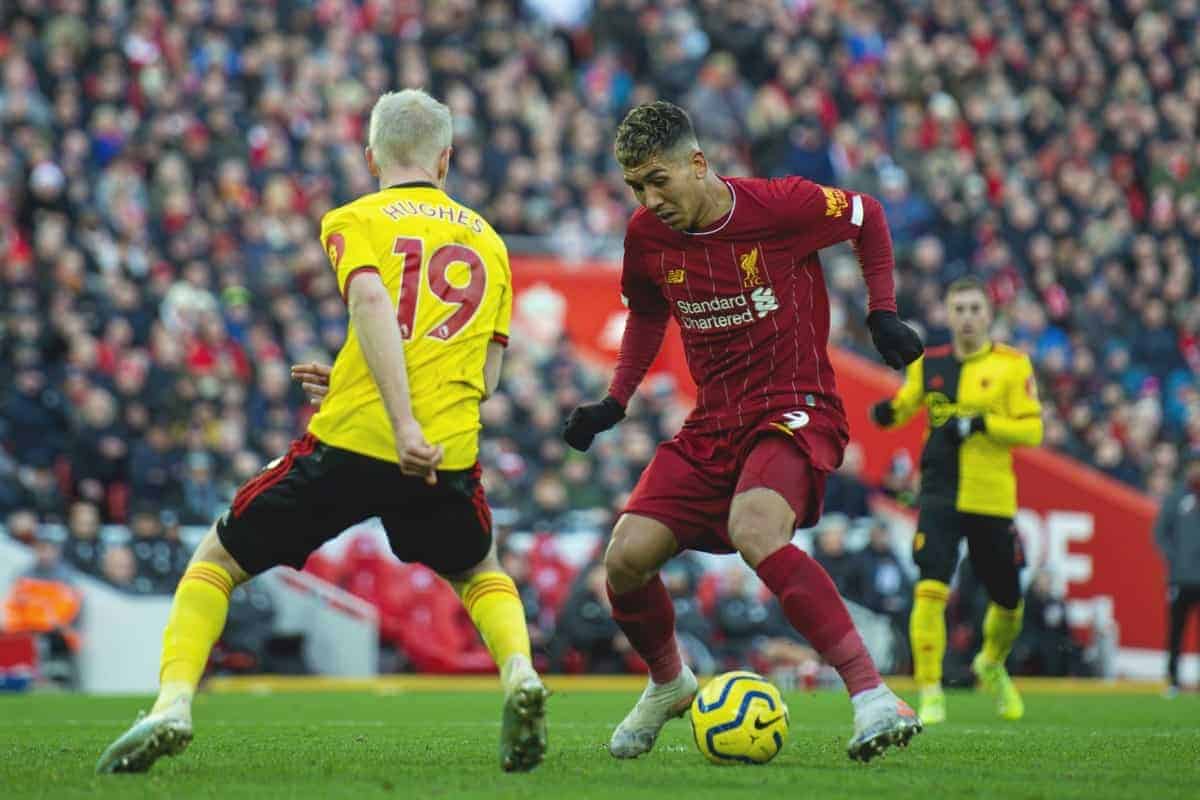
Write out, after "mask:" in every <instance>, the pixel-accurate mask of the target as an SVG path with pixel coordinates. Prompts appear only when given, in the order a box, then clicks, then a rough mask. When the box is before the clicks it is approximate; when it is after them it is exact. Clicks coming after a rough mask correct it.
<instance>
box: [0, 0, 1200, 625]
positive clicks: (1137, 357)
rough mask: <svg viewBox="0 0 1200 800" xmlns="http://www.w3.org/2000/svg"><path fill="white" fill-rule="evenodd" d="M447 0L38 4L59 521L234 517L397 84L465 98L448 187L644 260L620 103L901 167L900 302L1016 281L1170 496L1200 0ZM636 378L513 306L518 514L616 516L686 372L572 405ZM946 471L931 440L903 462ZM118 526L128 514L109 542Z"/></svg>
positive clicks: (12, 523) (502, 478)
mask: <svg viewBox="0 0 1200 800" xmlns="http://www.w3.org/2000/svg"><path fill="white" fill-rule="evenodd" d="M421 7H422V4H420V3H417V2H412V1H411V0H367V2H362V3H356V2H348V1H343V0H311V1H310V2H305V1H304V0H276V2H269V3H260V4H241V3H237V2H233V0H211V2H203V0H182V2H177V3H161V2H154V1H153V0H143V1H142V2H126V0H94V1H91V2H89V0H13V2H11V3H6V4H4V6H3V10H2V11H0V16H2V19H0V23H2V24H0V326H2V327H0V331H2V335H0V385H2V386H3V387H4V388H3V390H0V442H2V443H3V446H2V447H0V512H3V514H5V515H6V518H7V521H8V527H9V529H10V531H21V530H34V529H36V528H37V525H38V524H39V523H45V522H60V523H62V524H63V525H64V526H66V528H67V530H68V531H69V539H68V540H67V541H65V542H63V552H64V554H65V557H66V558H67V560H68V561H70V562H71V563H73V564H75V565H76V566H78V567H79V568H80V569H83V570H85V571H89V572H93V573H96V574H102V575H104V576H105V577H107V578H108V579H109V580H110V581H112V582H113V583H116V584H118V585H129V586H131V587H133V588H135V589H138V590H148V591H156V590H161V589H162V588H163V587H164V586H167V587H169V585H170V584H171V583H172V581H173V580H174V578H175V576H177V574H178V570H179V568H180V564H181V559H185V558H186V552H181V548H180V546H179V545H178V533H177V530H178V526H179V525H181V524H182V525H190V524H197V525H206V524H208V522H210V521H211V519H212V518H213V517H214V516H215V514H216V513H218V512H219V511H220V510H221V508H222V507H223V506H224V504H225V503H227V502H228V500H229V498H230V497H231V495H232V492H233V490H234V489H235V488H236V487H237V486H238V485H239V484H240V483H241V482H242V481H243V480H245V479H246V478H248V477H249V476H251V475H252V474H254V473H255V472H256V471H257V470H258V469H259V468H260V467H261V465H262V464H263V463H265V462H266V461H267V460H269V459H270V458H272V457H274V456H275V455H277V454H279V453H282V452H283V451H284V450H285V449H286V447H287V443H288V442H289V440H290V439H291V438H293V437H294V436H295V435H296V434H297V433H298V432H299V431H300V430H301V429H302V427H303V425H304V424H305V423H306V421H307V418H308V416H309V415H310V414H311V408H310V407H309V406H308V405H307V404H306V403H305V400H304V398H303V396H302V394H301V393H300V392H299V390H298V389H297V388H296V387H295V386H293V385H291V384H290V382H289V379H288V371H287V365H288V364H289V363H291V362H302V361H308V360H317V361H324V362H328V361H329V360H330V359H331V356H332V354H333V353H334V352H336V349H337V347H338V345H339V344H340V342H341V339H342V336H343V333H344V326H345V309H344V306H343V303H342V301H341V299H340V298H339V296H338V293H337V287H336V284H335V281H334V278H333V275H332V273H331V272H330V270H329V269H328V266H327V262H326V258H325V254H324V252H323V249H322V247H321V245H320V243H319V242H318V241H317V232H318V227H319V220H320V217H321V215H322V214H323V213H324V212H325V211H326V210H328V209H329V208H331V207H333V206H335V205H337V204H340V203H342V202H345V201H347V200H349V199H350V198H352V197H354V196H356V195H359V194H361V193H364V192H368V191H371V190H372V189H373V188H374V187H373V186H372V179H371V177H370V175H369V174H368V173H367V170H366V165H365V163H364V161H363V159H362V145H363V142H364V139H365V131H364V128H363V126H364V123H365V119H366V113H367V111H368V110H369V108H370V105H371V103H372V102H373V100H374V99H375V97H376V96H377V95H378V94H379V93H381V92H382V91H385V90H387V89H390V88H393V87H397V86H425V87H427V88H429V89H430V90H431V91H433V92H434V93H435V94H437V95H438V96H440V97H442V98H444V99H445V100H446V102H447V103H448V104H449V105H450V107H451V109H452V110H453V113H454V119H455V136H456V141H455V157H454V162H453V167H452V172H451V181H450V186H449V190H450V192H451V193H452V194H453V195H454V196H456V197H457V198H459V199H460V200H461V201H463V202H464V203H466V204H468V205H471V206H473V207H475V208H477V209H478V210H480V211H481V212H482V213H484V214H485V215H486V216H487V217H488V218H489V219H490V220H491V221H492V222H493V223H494V224H495V226H496V227H497V229H498V230H499V231H500V232H501V233H502V234H504V235H505V236H506V237H507V238H508V239H509V242H510V246H511V247H512V248H513V249H514V250H515V249H521V248H540V249H544V250H550V251H552V252H555V253H558V254H560V255H561V256H562V257H563V258H566V259H570V258H576V257H579V256H584V255H586V256H602V257H613V258H618V257H619V253H620V241H621V236H622V233H623V228H624V224H625V220H626V218H627V215H628V213H629V211H630V209H631V207H632V202H633V201H632V197H631V196H630V193H629V192H628V189H627V188H626V187H625V186H624V185H623V183H622V180H621V177H620V173H619V171H618V170H617V167H616V164H615V162H614V160H613V159H612V157H611V153H610V146H609V145H610V140H611V134H612V132H613V130H614V128H615V124H616V122H617V121H618V120H619V119H620V117H621V115H622V114H623V113H624V111H625V110H626V109H627V108H628V107H629V106H630V105H631V104H634V103H638V102H643V101H647V100H650V99H653V98H658V97H662V98H665V99H669V100H673V101H676V102H680V103H682V104H683V105H684V106H685V107H686V108H688V109H689V111H690V112H691V114H692V117H693V120H694V121H695V123H696V125H697V127H698V130H699V132H700V134H701V137H702V141H703V144H704V146H705V149H706V151H707V152H708V153H709V155H710V158H711V159H712V160H713V161H714V163H715V164H717V165H718V167H719V169H720V170H722V171H723V172H725V173H727V174H761V175H780V174H787V173H796V174H801V175H805V176H807V177H810V178H812V179H813V180H816V181H818V182H822V183H827V184H842V185H847V186H851V187H854V188H855V189H859V190H864V191H868V192H870V193H872V194H874V195H876V196H877V197H878V198H879V199H880V200H881V202H882V203H883V205H884V207H885V209H886V211H887V214H888V219H889V223H890V226H891V230H892V233H893V237H894V241H895V246H896V255H897V278H898V283H899V289H900V291H899V300H900V306H901V312H902V314H903V315H904V316H905V317H907V318H909V319H911V320H913V321H915V322H916V323H918V324H919V325H920V326H921V327H922V329H923V330H924V331H925V333H926V337H927V340H928V341H929V342H931V343H936V342H938V341H942V340H944V339H945V336H946V332H945V330H944V324H943V323H944V320H943V319H942V311H941V304H940V303H939V297H940V292H941V288H942V287H943V286H944V285H945V284H946V282H948V281H949V280H952V279H954V278H956V277H958V276H961V275H963V274H965V273H968V272H970V273H974V274H977V275H979V276H981V277H983V278H984V279H985V280H986V281H987V285H988V287H989V290H990V292H991V295H992V297H993V299H994V301H995V303H996V307H997V325H996V334H997V338H999V339H1001V340H1007V341H1010V342H1012V343H1014V344H1016V345H1017V346H1020V347H1022V348H1024V349H1027V350H1028V351H1029V352H1030V353H1031V354H1032V355H1033V357H1034V359H1035V362H1036V364H1037V367H1038V372H1039V381H1040V383H1041V385H1042V391H1043V394H1044V396H1045V397H1046V398H1047V399H1048V401H1049V402H1047V403H1046V407H1047V419H1046V426H1047V427H1046V430H1047V436H1046V438H1047V446H1049V447H1053V448H1055V449H1058V450H1060V451H1062V452H1064V453H1067V454H1069V455H1072V456H1075V457H1077V458H1079V459H1081V460H1082V461H1084V462H1087V463H1090V464H1092V465H1094V466H1096V467H1097V468H1098V469H1100V470H1102V471H1104V472H1106V473H1108V474H1110V475H1112V476H1114V477H1116V478H1118V479H1120V480H1122V481H1125V482H1127V483H1129V484H1132V485H1134V486H1136V487H1138V488H1141V489H1143V490H1145V491H1147V492H1149V493H1150V494H1152V495H1154V496H1156V497H1161V496H1163V495H1164V494H1165V493H1166V492H1167V491H1168V489H1169V488H1170V485H1171V482H1172V480H1173V477H1174V475H1175V474H1176V472H1177V467H1178V463H1179V459H1180V453H1181V451H1182V450H1183V449H1184V448H1187V447H1198V446H1200V303H1197V302H1196V301H1197V282H1198V277H1200V276H1198V275H1197V269H1200V267H1198V266H1197V265H1200V140H1198V138H1197V134H1198V133H1200V121H1198V118H1197V115H1198V114H1200V24H1198V20H1200V2H1197V1H1196V0H1176V2H1173V3H1155V2H1150V1H1149V0H1093V2H1088V3H1075V2H1067V0H1036V1H1035V0H1008V1H1007V2H1003V1H997V2H990V3H986V4H963V3H953V2H931V3H920V4H914V3H899V2H879V3H848V4H825V3H819V2H810V1H808V0H745V1H744V2H739V3H724V2H719V0H699V1H698V2H691V3H689V2H684V0H664V1H663V2H656V3H649V2H645V0H594V2H592V1H591V0H572V2H548V0H530V1H529V2H525V3H519V2H515V0H514V1H513V2H504V1H503V0H494V1H493V2H475V0H445V2H439V3H433V4H428V8H427V9H425V10H424V12H422V8H421ZM826 269H827V273H828V277H829V282H830V289H831V300H832V303H833V309H832V311H833V320H834V326H833V327H834V330H833V340H834V343H836V344H839V345H842V346H845V347H849V348H852V349H863V350H864V351H865V352H869V351H868V350H867V349H866V347H865V346H864V345H865V343H866V342H867V337H866V334H865V330H864V329H863V327H862V316H863V315H862V305H863V303H862V289H861V282H860V278H859V276H858V271H857V266H856V264H855V262H854V260H853V257H852V256H851V255H849V254H847V253H842V252H836V251H835V252H834V253H832V254H831V255H830V257H829V258H827V259H826ZM615 280H616V275H615V273H614V282H615ZM603 380H604V376H602V375H599V374H597V373H595V372H592V371H591V370H590V369H589V368H588V367H586V366H584V365H582V364H581V363H580V361H579V360H578V359H576V358H575V357H574V356H573V353H572V351H571V348H570V344H569V343H562V344H561V345H560V346H558V347H551V348H541V349H538V348H532V347H526V346H524V345H522V344H521V343H520V342H519V340H518V338H517V337H514V346H513V348H512V349H511V352H510V354H509V357H508V359H507V362H506V372H505V379H504V384H503V391H502V392H501V393H500V394H499V395H498V396H496V397H495V398H493V399H492V400H490V401H489V402H488V403H487V404H485V405H484V424H485V432H484V447H483V453H482V460H483V463H484V467H485V474H486V478H485V481H486V485H487V486H488V491H489V496H490V498H491V500H492V503H493V504H494V505H495V506H496V508H497V514H496V519H497V521H498V523H499V527H500V529H501V532H502V533H503V532H504V531H506V530H512V531H555V532H569V531H573V530H589V531H603V530H605V529H606V527H607V526H608V525H609V523H610V522H611V517H612V513H613V510H614V509H616V508H619V506H620V502H621V499H622V497H623V496H624V495H625V494H626V493H627V491H628V490H629V488H630V486H631V485H632V481H633V480H634V479H635V478H636V476H637V475H638V474H639V472H640V469H641V467H643V466H644V465H645V464H646V463H647V462H648V460H649V458H650V456H651V454H652V451H653V447H654V443H655V442H656V441H658V440H659V439H661V438H662V437H664V436H665V435H667V434H669V433H670V432H672V431H673V430H674V429H675V427H676V426H677V424H678V422H679V420H680V418H681V416H680V414H681V410H680V408H679V404H678V401H677V399H676V398H675V397H674V396H673V394H672V390H671V388H670V387H669V386H664V387H647V390H645V391H644V395H645V396H644V397H643V399H642V402H640V403H639V405H638V408H637V413H635V414H634V415H633V417H632V419H631V420H630V421H629V422H627V423H625V424H623V425H622V426H621V427H620V428H619V429H618V430H617V431H616V432H614V434H613V435H611V436H610V437H608V438H607V439H606V440H605V441H603V442H602V444H601V446H600V447H599V448H598V452H594V453H593V454H589V457H588V458H579V457H573V456H569V455H568V453H567V452H566V450H565V448H564V446H563V445H562V444H561V442H560V441H559V439H558V436H557V432H558V428H559V425H560V422H561V419H562V416H563V412H564V409H569V408H570V407H571V406H572V405H573V404H574V403H575V401H576V400H577V399H578V398H580V397H584V396H591V395H593V394H594V393H595V391H596V389H597V388H602V385H603ZM854 461H855V459H854V458H853V457H852V458H851V459H850V463H849V464H848V465H847V468H846V469H845V471H844V474H843V477H842V478H840V479H839V482H840V485H839V486H837V488H836V491H831V497H830V502H829V510H831V511H840V512H843V513H845V514H847V515H849V516H850V517H851V518H857V517H864V516H867V515H868V513H869V510H868V509H867V507H866V503H865V499H866V497H867V496H868V495H869V494H870V493H871V492H872V491H876V490H878V489H879V488H880V487H865V486H862V485H861V482H860V481H858V480H857V478H856V477H855V473H856V467H855V464H854ZM914 477H915V476H913V475H912V471H911V466H909V465H905V464H902V463H898V464H897V465H896V467H895V469H894V470H893V474H892V476H890V477H889V479H888V482H887V485H886V486H885V487H883V488H884V489H885V490H887V491H889V492H891V493H893V494H897V495H900V496H902V497H903V496H906V495H907V493H908V492H909V491H910V489H911V481H912V480H913V478H914ZM103 523H122V524H127V525H129V526H130V527H131V529H132V535H131V538H130V540H129V542H128V543H124V544H121V543H116V544H109V545H106V546H101V545H100V544H98V543H97V542H98V540H97V531H98V530H99V527H100V526H101V524H103ZM31 526H32V527H31ZM870 538H871V541H872V544H871V545H869V546H868V547H867V549H866V550H864V552H863V553H862V554H860V555H861V556H862V558H863V559H867V558H869V557H870V551H873V550H874V549H875V547H876V545H875V543H874V542H875V538H876V537H874V536H872V537H870ZM882 546H883V545H880V547H882ZM856 558H858V556H856ZM831 563H832V562H831ZM855 569H857V567H856V568H855ZM831 571H836V570H835V569H834V568H831ZM585 574H586V573H585ZM847 580H851V579H850V578H847ZM853 581H861V578H860V577H853ZM581 585H583V586H585V588H586V581H585V582H584V583H583V584H581ZM839 585H841V584H840V583H839ZM576 588H577V590H578V591H580V592H582V591H584V589H580V588H579V587H576ZM843 590H844V591H848V590H847V589H843ZM730 591H731V592H732V591H734V590H732V589H731V590H730ZM864 591H866V590H864ZM871 591H874V589H871ZM905 591H906V589H905V588H903V587H897V588H896V589H895V590H894V595H895V596H894V597H892V598H890V599H888V598H884V599H882V600H881V601H880V607H881V611H882V613H885V614H890V615H897V614H902V613H903V608H902V607H901V606H899V605H896V603H897V602H899V600H900V599H901V598H904V600H903V602H905V603H906V602H907V599H906V597H905ZM593 599H595V598H593ZM597 602H599V601H598V600H597ZM579 605H580V607H582V606H584V605H586V602H584V601H583V600H580V602H579ZM681 619H683V615H682V614H681Z"/></svg>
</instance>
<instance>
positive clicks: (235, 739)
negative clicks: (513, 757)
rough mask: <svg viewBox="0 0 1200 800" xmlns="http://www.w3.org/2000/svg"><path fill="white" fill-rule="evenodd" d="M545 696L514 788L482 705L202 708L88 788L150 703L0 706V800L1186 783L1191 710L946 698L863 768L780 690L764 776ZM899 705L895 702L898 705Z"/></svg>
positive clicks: (1183, 787)
mask: <svg viewBox="0 0 1200 800" xmlns="http://www.w3.org/2000/svg"><path fill="white" fill-rule="evenodd" d="M585 685H586V684H585V683H578V684H576V683H566V682H563V683H560V685H559V687H558V689H557V691H556V694H555V695H554V696H553V697H551V698H550V704H549V721H550V751H549V753H548V754H547V756H546V761H545V763H544V764H543V765H542V766H541V767H540V768H538V770H536V771H535V772H533V773H531V774H528V775H519V774H504V773H502V772H501V771H500V770H499V768H498V766H497V763H496V745H497V738H498V736H499V721H500V704H501V698H500V694H499V693H498V692H494V691H493V692H485V691H475V692H461V691H458V692H445V691H424V692H420V693H405V694H397V695H396V696H388V695H386V694H385V695H380V694H379V693H377V692H360V693H316V694H313V693H300V692H295V693H289V694H287V695H266V696H254V695H250V694H203V695H201V696H200V697H199V698H198V700H197V704H196V709H195V721H196V739H195V741H194V742H193V744H192V746H191V748H190V749H189V750H188V751H187V752H186V753H184V754H183V755H181V756H179V757H177V758H172V759H165V760H163V761H162V762H160V763H159V764H157V765H155V767H154V769H153V770H152V771H151V772H150V773H149V774H147V775H120V776H111V777H105V778H100V777H96V776H95V775H93V774H92V770H93V768H94V765H95V761H96V757H97V756H98V755H99V753H100V751H101V750H102V749H103V748H104V747H105V745H107V744H108V743H109V741H110V740H111V739H112V738H113V737H115V736H116V735H117V734H119V733H120V732H121V731H122V730H124V728H125V727H126V726H127V725H128V724H129V723H130V722H132V720H133V718H134V716H135V714H136V712H137V710H138V709H139V708H146V707H148V706H149V704H150V698H148V697H119V698H113V697H107V698H89V697H83V696H78V695H18V696H0V798H3V800H17V799H18V798H21V799H22V800H23V799H24V798H55V800H57V799H58V798H99V799H100V800H107V799H108V798H169V799H170V800H176V799H177V798H179V799H182V798H193V797H195V798H212V799H213V800H241V799H242V798H246V799H247V800H249V799H251V798H252V799H253V800H260V798H289V800H291V799H292V798H295V799H296V800H308V798H350V799H352V800H367V799H368V798H447V799H448V800H457V799H458V798H467V799H468V800H473V799H474V798H480V799H484V798H486V800H500V799H502V798H553V799H554V800H559V798H567V799H569V800H575V798H584V799H587V798H619V800H643V799H644V800H663V798H680V800H684V799H686V800H708V799H709V798H793V797H797V798H799V797H809V798H824V799H826V800H841V798H860V797H861V798H869V799H870V800H879V798H885V797H886V798H919V799H920V800H957V798H997V800H1000V799H1003V800H1024V799H1025V798H1030V799H1032V798H1047V799H1048V800H1049V799H1051V798H1053V799H1054V800H1058V798H1080V799H1081V800H1083V799H1085V798H1086V800H1106V799H1108V798H1112V800H1131V798H1151V799H1152V800H1173V798H1191V797H1195V796H1196V791H1195V790H1196V786H1197V785H1198V781H1200V767H1198V761H1197V759H1198V758H1200V725H1198V724H1197V720H1198V719H1200V696H1197V695H1185V696H1182V697H1179V698H1176V699H1174V700H1164V699H1161V698H1158V697H1150V696H1123V695H1088V696H1080V695H1066V694H1042V695H1037V696H1031V697H1028V698H1027V700H1028V703H1027V705H1028V711H1027V716H1026V718H1025V719H1024V720H1022V721H1021V722H1019V723H1003V722H1001V721H1000V720H998V719H996V718H995V716H994V715H993V713H992V707H991V702H990V700H989V699H988V698H986V697H982V696H979V695H975V694H973V693H967V692H950V693H949V695H948V699H949V711H950V721H949V722H947V723H946V724H944V725H941V726H937V727H935V728H933V729H930V730H929V731H927V732H926V733H924V734H922V735H921V736H920V737H918V738H917V739H916V740H915V741H914V743H913V745H912V747H911V748H910V749H909V750H908V751H905V752H899V753H894V754H889V755H888V756H887V757H886V758H884V759H882V760H880V761H879V762H877V763H872V764H870V765H869V766H862V765H859V764H854V763H852V762H850V761H849V760H848V759H847V758H846V754H845V744H846V739H847V738H848V736H849V733H850V707H849V703H848V702H847V701H846V699H845V697H844V695H842V694H841V693H838V692H816V693H796V692H793V693H789V694H788V695H787V701H788V704H789V706H790V709H791V719H792V724H791V734H790V736H789V738H788V741H787V743H786V744H785V746H784V749H783V751H782V752H781V753H780V755H779V757H778V758H776V759H775V761H773V762H772V763H771V764H769V765H767V766H765V767H716V766H711V765H709V764H708V763H707V762H705V761H704V759H703V758H702V757H701V756H700V755H699V753H697V752H696V751H695V748H694V745H693V744H692V742H691V741H690V731H689V729H688V725H687V723H686V721H680V722H673V723H671V724H669V725H668V726H667V728H666V729H665V730H664V732H663V735H662V737H661V738H660V740H659V746H658V747H657V748H656V749H655V751H654V752H653V753H651V754H650V755H649V756H646V757H643V758H640V759H637V760H636V761H628V762H619V761H616V760H614V759H612V758H611V757H610V756H609V755H608V753H607V752H606V751H605V743H606V742H607V740H608V736H609V734H610V733H611V731H612V728H613V726H614V725H615V724H616V722H617V721H618V720H619V719H620V718H621V716H622V715H623V714H624V713H625V711H626V710H628V707H629V705H630V704H631V703H632V702H633V701H634V699H635V698H636V696H637V691H636V690H637V688H638V685H637V684H635V685H634V687H633V688H631V689H630V690H629V691H616V692H614V691H608V692H599V691H585V690H583V689H578V688H577V686H585ZM910 699H911V698H910Z"/></svg>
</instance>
